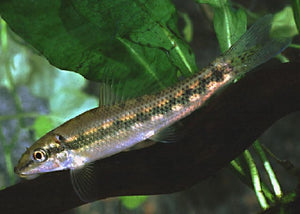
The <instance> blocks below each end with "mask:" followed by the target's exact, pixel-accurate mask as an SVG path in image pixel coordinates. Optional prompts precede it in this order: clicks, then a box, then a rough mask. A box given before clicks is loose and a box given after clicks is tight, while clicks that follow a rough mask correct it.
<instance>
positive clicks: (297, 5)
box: [292, 0, 300, 33]
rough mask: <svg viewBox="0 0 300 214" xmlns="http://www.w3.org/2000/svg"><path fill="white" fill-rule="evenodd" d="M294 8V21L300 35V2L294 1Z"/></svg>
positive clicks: (298, 0)
mask: <svg viewBox="0 0 300 214" xmlns="http://www.w3.org/2000/svg"><path fill="white" fill-rule="evenodd" d="M292 7H293V11H294V19H295V22H296V25H297V28H298V33H300V0H292Z"/></svg>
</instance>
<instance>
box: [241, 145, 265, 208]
mask: <svg viewBox="0 0 300 214" xmlns="http://www.w3.org/2000/svg"><path fill="white" fill-rule="evenodd" d="M244 157H245V160H246V162H247V163H248V166H249V169H250V174H251V179H252V183H253V186H254V191H255V194H256V197H257V199H258V202H259V204H260V206H261V207H262V209H263V210H266V209H268V208H269V205H268V203H267V201H266V198H265V196H264V194H263V191H262V188H261V183H260V178H259V174H258V171H257V168H256V165H255V162H254V160H253V158H252V155H251V154H250V152H249V151H248V150H245V152H244Z"/></svg>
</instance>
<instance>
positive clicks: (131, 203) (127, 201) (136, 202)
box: [120, 195, 148, 210]
mask: <svg viewBox="0 0 300 214" xmlns="http://www.w3.org/2000/svg"><path fill="white" fill-rule="evenodd" d="M147 198H148V196H143V195H140V196H122V197H120V199H121V202H122V204H123V206H124V207H126V208H127V209H130V210H133V209H136V208H137V207H139V206H140V205H141V204H142V203H144V202H145V201H146V199H147Z"/></svg>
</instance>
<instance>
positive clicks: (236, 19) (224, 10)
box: [214, 5, 247, 52]
mask: <svg viewBox="0 0 300 214" xmlns="http://www.w3.org/2000/svg"><path fill="white" fill-rule="evenodd" d="M214 27H215V31H216V34H217V38H218V41H219V45H220V48H221V51H222V52H224V51H226V50H227V49H229V48H230V47H231V46H232V45H233V44H234V43H235V42H236V41H237V40H238V39H239V38H240V37H241V35H243V34H244V33H245V32H246V30H247V15H246V13H245V12H244V11H243V10H242V9H239V10H237V11H234V10H233V9H231V8H230V7H229V6H228V5H224V6H223V7H221V8H216V9H215V15H214Z"/></svg>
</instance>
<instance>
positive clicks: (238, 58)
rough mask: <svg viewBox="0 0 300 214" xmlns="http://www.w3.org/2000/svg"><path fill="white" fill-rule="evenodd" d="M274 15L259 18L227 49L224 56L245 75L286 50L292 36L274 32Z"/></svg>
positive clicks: (239, 73)
mask: <svg viewBox="0 0 300 214" xmlns="http://www.w3.org/2000/svg"><path fill="white" fill-rule="evenodd" d="M272 20H273V16H272V15H266V16H264V17H263V18H261V19H259V20H258V21H257V22H256V23H255V24H254V25H253V26H251V28H250V29H249V30H248V31H247V32H246V33H245V34H244V35H242V36H241V38H240V39H239V40H238V41H237V42H236V43H235V44H233V45H232V46H231V48H230V49H229V50H227V51H226V52H225V53H224V54H223V57H224V58H225V60H229V61H230V62H231V63H232V65H233V67H234V68H235V69H236V72H237V75H238V76H240V75H243V74H244V73H246V72H247V71H250V70H252V69H253V68H255V67H257V66H258V65H260V64H262V63H264V62H266V61H267V60H269V59H270V58H272V57H273V56H275V55H277V54H278V53H280V52H281V51H282V50H284V49H285V48H286V47H287V46H288V45H289V44H290V42H291V38H287V37H276V35H274V33H273V34H272Z"/></svg>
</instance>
